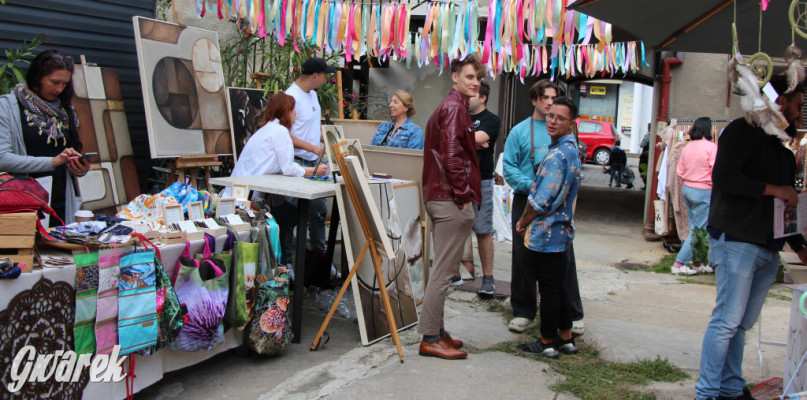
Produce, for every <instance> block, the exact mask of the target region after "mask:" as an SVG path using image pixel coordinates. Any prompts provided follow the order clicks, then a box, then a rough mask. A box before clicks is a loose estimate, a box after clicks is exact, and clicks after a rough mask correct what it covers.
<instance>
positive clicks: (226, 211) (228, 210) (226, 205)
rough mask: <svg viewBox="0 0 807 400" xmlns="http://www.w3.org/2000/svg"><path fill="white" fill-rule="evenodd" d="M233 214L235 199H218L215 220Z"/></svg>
mask: <svg viewBox="0 0 807 400" xmlns="http://www.w3.org/2000/svg"><path fill="white" fill-rule="evenodd" d="M234 213H235V199H234V198H228V199H219V204H218V206H216V218H220V217H223V216H225V215H230V214H234Z"/></svg>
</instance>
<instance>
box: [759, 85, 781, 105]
mask: <svg viewBox="0 0 807 400" xmlns="http://www.w3.org/2000/svg"><path fill="white" fill-rule="evenodd" d="M762 93H765V96H768V98H769V99H771V101H772V102H774V103H775V102H776V99H777V98H778V97H779V93H776V89H774V88H773V85H771V83H770V82H768V83H766V84H765V86H763V87H762Z"/></svg>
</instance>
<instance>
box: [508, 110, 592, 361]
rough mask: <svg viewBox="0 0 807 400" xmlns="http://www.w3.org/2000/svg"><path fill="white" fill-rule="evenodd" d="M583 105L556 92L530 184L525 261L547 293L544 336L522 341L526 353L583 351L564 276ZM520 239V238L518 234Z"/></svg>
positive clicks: (522, 224) (523, 231) (523, 229)
mask: <svg viewBox="0 0 807 400" xmlns="http://www.w3.org/2000/svg"><path fill="white" fill-rule="evenodd" d="M575 118H577V106H576V105H575V104H574V102H573V101H572V100H571V99H569V98H567V97H557V98H555V101H554V103H553V104H552V107H551V108H550V109H549V112H548V113H547V114H546V131H547V133H549V136H550V137H551V139H552V143H551V144H550V145H549V152H548V153H547V154H546V157H544V160H543V161H542V162H541V165H540V166H539V168H538V173H537V174H536V175H535V180H534V181H533V183H532V186H531V187H530V195H529V199H528V200H529V203H528V206H527V207H525V209H524V213H523V214H522V215H521V218H520V219H519V221H518V222H517V223H516V232H517V233H518V234H519V235H524V246H525V247H527V252H526V254H525V258H526V260H525V261H526V262H525V265H527V266H528V268H534V275H535V277H536V278H537V279H538V291H539V293H540V294H541V304H540V308H541V311H540V314H541V337H540V338H538V340H536V341H535V342H533V343H523V344H520V345H518V349H519V350H521V351H522V352H524V353H526V354H531V355H540V356H543V357H549V358H558V357H559V356H560V355H559V353H558V351H560V352H562V353H564V354H575V353H577V346H575V343H574V338H573V337H572V316H571V307H570V305H569V296H568V294H567V293H566V289H565V285H563V278H564V276H565V275H566V269H567V268H568V262H569V261H568V257H566V254H565V252H566V249H568V248H569V246H570V245H571V243H572V239H573V238H574V221H573V219H572V217H573V207H574V202H575V199H577V190H578V188H579V186H580V171H581V170H580V159H579V157H578V152H577V143H576V142H575V139H574V135H570V133H571V132H572V125H574V123H575V122H574V120H575ZM514 240H518V239H517V238H514Z"/></svg>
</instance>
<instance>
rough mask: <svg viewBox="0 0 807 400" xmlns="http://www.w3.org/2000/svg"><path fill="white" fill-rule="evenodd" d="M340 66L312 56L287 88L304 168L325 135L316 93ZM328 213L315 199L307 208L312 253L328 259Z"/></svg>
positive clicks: (298, 156) (323, 202)
mask: <svg viewBox="0 0 807 400" xmlns="http://www.w3.org/2000/svg"><path fill="white" fill-rule="evenodd" d="M336 70H337V67H335V66H333V65H328V64H327V63H326V62H325V61H324V60H323V59H321V58H318V57H311V58H309V59H308V60H305V62H304V63H303V67H302V70H301V71H300V72H301V74H300V77H299V78H297V80H296V81H294V83H292V84H291V86H289V88H288V89H286V92H285V93H286V94H287V95H289V96H291V97H294V100H295V102H296V104H295V106H294V110H295V111H296V112H297V117H296V118H295V119H294V124H293V125H292V127H291V140H292V142H293V143H294V162H296V163H297V164H300V165H302V166H304V167H313V166H314V164H315V163H316V162H317V158H318V157H319V156H320V155H322V152H323V148H322V147H321V146H320V142H321V138H322V133H321V127H320V125H321V121H322V109H321V108H320V105H319V99H317V92H316V90H317V89H319V88H320V87H321V86H322V85H323V84H325V82H327V81H328V75H329V74H332V73H334V72H336ZM327 213H328V203H327V201H326V199H317V200H312V201H311V202H310V203H309V208H308V235H309V239H310V243H311V250H313V251H314V252H316V253H318V255H321V258H323V259H324V258H325V250H326V245H325V217H326V215H327ZM297 232H298V233H297V234H298V235H299V234H305V233H304V232H305V231H304V230H303V227H297Z"/></svg>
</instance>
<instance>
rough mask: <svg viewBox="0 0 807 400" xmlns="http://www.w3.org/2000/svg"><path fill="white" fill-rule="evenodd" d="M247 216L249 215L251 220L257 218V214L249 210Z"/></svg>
mask: <svg viewBox="0 0 807 400" xmlns="http://www.w3.org/2000/svg"><path fill="white" fill-rule="evenodd" d="M247 215H249V217H250V218H255V213H254V212H252V210H251V209H249V208H247Z"/></svg>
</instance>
